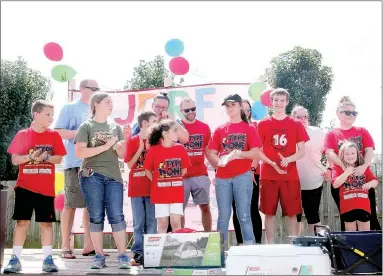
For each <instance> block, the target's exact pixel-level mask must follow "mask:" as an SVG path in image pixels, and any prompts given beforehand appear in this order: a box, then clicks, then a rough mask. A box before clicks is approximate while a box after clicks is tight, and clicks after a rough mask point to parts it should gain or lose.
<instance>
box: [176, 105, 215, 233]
mask: <svg viewBox="0 0 383 276" xmlns="http://www.w3.org/2000/svg"><path fill="white" fill-rule="evenodd" d="M180 110H181V112H182V114H183V116H184V119H183V120H182V121H179V123H180V124H182V125H183V126H184V127H185V129H186V130H187V131H188V133H189V142H188V143H185V148H186V151H187V152H188V155H189V158H190V161H191V162H192V167H191V168H189V169H188V172H187V173H186V175H185V176H184V188H185V189H184V190H185V200H184V209H185V208H186V206H187V203H188V201H189V197H190V194H191V195H192V197H193V202H194V204H195V205H198V206H199V208H200V209H201V215H202V216H201V220H202V225H203V228H204V231H205V232H211V231H212V229H211V225H212V217H211V212H210V206H209V203H210V179H209V176H208V173H207V167H206V165H205V156H206V157H208V152H207V150H208V149H207V146H208V144H209V141H210V137H211V131H210V128H209V126H208V125H207V124H205V123H203V122H201V121H199V120H196V115H197V112H196V104H195V102H194V101H193V100H192V99H190V98H184V99H183V100H182V102H181V104H180ZM182 227H185V217H182Z"/></svg>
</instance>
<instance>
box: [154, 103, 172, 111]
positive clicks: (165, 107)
mask: <svg viewBox="0 0 383 276" xmlns="http://www.w3.org/2000/svg"><path fill="white" fill-rule="evenodd" d="M154 108H155V109H158V110H163V111H167V110H168V109H169V107H168V106H162V105H158V104H156V105H154Z"/></svg>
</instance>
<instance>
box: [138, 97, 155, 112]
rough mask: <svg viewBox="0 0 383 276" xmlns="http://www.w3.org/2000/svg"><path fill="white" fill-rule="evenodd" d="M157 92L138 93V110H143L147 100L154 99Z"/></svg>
mask: <svg viewBox="0 0 383 276" xmlns="http://www.w3.org/2000/svg"><path fill="white" fill-rule="evenodd" d="M155 96H156V94H153V93H150V94H138V112H141V111H142V110H144V108H145V104H146V101H147V100H149V99H152V98H154V97H155Z"/></svg>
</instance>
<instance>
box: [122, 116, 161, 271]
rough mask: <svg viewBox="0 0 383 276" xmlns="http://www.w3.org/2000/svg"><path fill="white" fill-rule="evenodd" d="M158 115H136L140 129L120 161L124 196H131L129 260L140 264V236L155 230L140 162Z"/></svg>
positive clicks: (141, 162) (141, 252) (147, 189)
mask: <svg viewBox="0 0 383 276" xmlns="http://www.w3.org/2000/svg"><path fill="white" fill-rule="evenodd" d="M157 120H158V116H157V114H156V113H154V112H153V111H144V112H141V113H140V114H139V115H138V117H137V122H138V126H139V127H140V132H139V133H138V134H137V135H135V136H133V137H131V138H130V140H129V141H128V148H127V152H126V155H125V159H124V161H125V162H126V163H127V164H128V168H129V169H130V172H129V182H128V185H129V186H128V196H129V197H130V198H131V204H132V214H133V237H134V242H133V245H132V252H133V253H134V255H133V259H134V260H135V263H136V264H137V265H143V261H144V250H143V245H142V236H143V235H144V234H155V233H157V220H156V217H155V210H154V204H152V203H151V202H150V185H151V182H150V180H149V178H148V177H147V176H146V174H145V169H144V161H145V157H146V153H147V150H148V148H149V143H148V142H147V137H148V131H149V128H150V127H151V126H152V125H154V124H156V123H157Z"/></svg>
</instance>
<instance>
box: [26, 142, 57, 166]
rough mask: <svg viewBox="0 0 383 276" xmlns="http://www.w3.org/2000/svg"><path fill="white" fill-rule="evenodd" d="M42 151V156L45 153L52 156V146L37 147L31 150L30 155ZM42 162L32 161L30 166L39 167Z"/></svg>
mask: <svg viewBox="0 0 383 276" xmlns="http://www.w3.org/2000/svg"><path fill="white" fill-rule="evenodd" d="M37 150H40V151H41V154H43V153H44V152H48V154H49V155H51V154H52V145H36V146H35V148H34V149H29V151H28V153H29V154H33V153H34V152H35V151H37ZM40 163H41V162H38V161H34V160H30V161H29V162H28V164H30V165H37V164H40Z"/></svg>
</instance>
